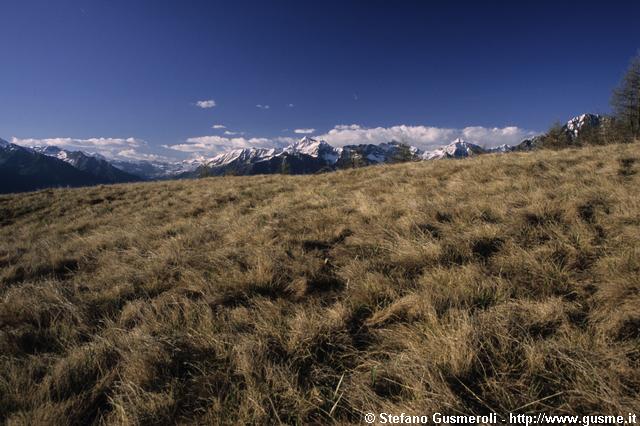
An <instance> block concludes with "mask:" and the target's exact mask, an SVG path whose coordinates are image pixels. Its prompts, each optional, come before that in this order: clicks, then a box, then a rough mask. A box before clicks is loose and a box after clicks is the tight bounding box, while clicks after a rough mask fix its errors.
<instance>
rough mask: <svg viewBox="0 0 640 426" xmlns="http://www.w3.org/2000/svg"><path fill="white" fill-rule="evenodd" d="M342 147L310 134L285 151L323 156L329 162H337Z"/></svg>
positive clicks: (316, 156) (317, 156)
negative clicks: (317, 138) (334, 145)
mask: <svg viewBox="0 0 640 426" xmlns="http://www.w3.org/2000/svg"><path fill="white" fill-rule="evenodd" d="M341 151H342V150H341V149H340V148H334V147H333V146H331V145H329V144H328V143H327V142H325V141H323V140H320V141H319V140H316V139H313V138H310V137H308V136H305V137H303V138H302V139H300V140H299V141H297V142H294V143H292V144H291V145H289V146H287V147H286V148H285V149H284V150H283V152H285V153H288V154H304V155H308V156H310V157H315V158H321V159H323V160H325V161H328V162H329V163H332V164H333V163H335V162H336V161H338V158H339V157H340V152H341Z"/></svg>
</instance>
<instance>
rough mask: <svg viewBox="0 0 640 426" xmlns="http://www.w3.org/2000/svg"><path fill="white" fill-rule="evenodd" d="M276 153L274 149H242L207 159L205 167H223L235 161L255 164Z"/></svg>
mask: <svg viewBox="0 0 640 426" xmlns="http://www.w3.org/2000/svg"><path fill="white" fill-rule="evenodd" d="M277 153H278V152H277V150H276V149H275V148H242V149H234V150H233V151H229V152H223V153H222V154H218V155H216V156H215V157H213V158H211V159H209V161H208V162H207V165H208V166H210V167H215V166H223V165H225V164H229V163H231V162H233V161H235V160H240V161H245V162H255V161H260V160H266V159H269V158H271V157H273V156H274V155H276V154H277Z"/></svg>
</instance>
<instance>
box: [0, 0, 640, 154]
mask: <svg viewBox="0 0 640 426" xmlns="http://www.w3.org/2000/svg"><path fill="white" fill-rule="evenodd" d="M558 3H563V4H558ZM639 17H640V2H635V1H624V2H622V1H621V2H619V3H616V2H608V3H603V2H601V1H599V2H597V3H593V4H589V3H588V2H585V1H581V2H542V1H536V2H520V1H517V2H516V1H512V2H497V1H483V2H480V1H476V2H444V1H443V2H427V1H402V0H400V1H346V0H343V1H335V2H333V1H322V2H321V1H271V0H270V1H239V0H234V1H224V2H222V1H178V0H175V1H162V0H149V1H137V0H56V1H51V0H3V1H2V2H0V137H3V138H5V139H10V138H11V137H14V136H15V137H18V138H52V137H73V138H94V137H114V138H115V137H118V138H120V137H135V138H140V139H143V140H145V141H148V143H149V144H150V145H151V146H159V145H161V144H169V145H172V144H179V143H181V142H184V141H185V140H186V139H187V138H190V137H195V136H205V135H215V134H219V133H220V131H215V130H213V129H212V128H211V126H212V125H213V124H216V123H221V124H224V125H226V126H227V127H228V128H229V129H231V130H234V131H243V132H246V135H245V136H246V137H276V136H293V134H292V133H291V131H290V130H289V131H284V132H283V129H295V128H314V129H317V130H316V132H315V133H323V132H326V131H328V130H329V129H331V128H333V127H334V126H335V125H339V124H352V123H357V124H359V125H361V126H367V127H377V126H382V127H388V126H393V125H400V124H406V125H427V126H437V127H452V128H462V127H466V126H485V127H504V126H519V127H520V128H524V129H529V130H538V131H540V130H545V129H546V128H547V127H548V126H549V125H550V124H551V123H552V122H554V121H556V120H563V121H564V120H566V119H568V118H569V117H570V116H572V115H576V114H579V113H582V112H586V111H592V112H604V113H606V112H608V111H609V106H608V102H609V97H610V92H611V89H612V88H613V87H614V86H615V85H616V84H617V83H618V82H619V80H620V77H621V75H622V73H623V72H624V70H625V69H626V67H627V64H628V62H629V59H630V57H631V56H633V55H634V54H635V53H636V52H637V49H638V48H640V24H639V23H638V19H639ZM207 99H213V100H215V101H216V103H217V106H216V107H214V108H211V109H201V108H198V107H196V106H195V105H194V104H195V102H196V101H198V100H207ZM257 104H261V105H269V106H270V108H269V109H268V110H265V109H260V108H257V107H256V105H257ZM288 104H294V107H289V106H288Z"/></svg>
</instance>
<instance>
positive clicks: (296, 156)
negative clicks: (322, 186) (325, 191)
mask: <svg viewBox="0 0 640 426" xmlns="http://www.w3.org/2000/svg"><path fill="white" fill-rule="evenodd" d="M420 155H421V151H420V150H419V149H417V148H415V147H411V146H408V145H405V144H401V143H398V142H389V143H383V144H379V145H372V144H363V145H347V146H344V147H342V148H336V147H333V146H331V145H330V144H328V143H327V142H325V141H322V140H320V141H319V140H315V139H312V138H310V137H304V138H302V139H300V140H299V141H296V142H294V143H292V144H291V145H289V146H286V147H285V148H282V149H276V148H270V149H267V148H245V149H237V150H233V151H230V152H226V153H223V154H220V155H217V156H216V157H213V158H211V159H210V160H209V161H208V162H206V163H205V164H204V165H203V166H202V167H200V168H198V169H197V170H195V171H194V172H192V173H190V174H188V176H189V177H195V176H219V175H227V174H233V175H252V174H263V173H286V174H309V173H317V172H322V171H331V170H337V169H344V168H351V167H361V166H366V165H370V164H379V163H394V162H401V161H412V160H419V159H420Z"/></svg>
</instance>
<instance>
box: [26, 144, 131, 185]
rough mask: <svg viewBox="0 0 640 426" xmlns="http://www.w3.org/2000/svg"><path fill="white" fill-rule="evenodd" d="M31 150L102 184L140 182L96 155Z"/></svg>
mask: <svg viewBox="0 0 640 426" xmlns="http://www.w3.org/2000/svg"><path fill="white" fill-rule="evenodd" d="M31 149H32V150H33V151H35V152H37V153H40V154H43V155H46V156H48V157H55V158H57V159H59V160H61V161H64V162H65V163H68V164H70V165H72V166H73V167H75V168H76V169H78V170H82V171H83V172H87V173H89V174H90V175H92V176H94V177H96V178H97V179H99V180H100V181H102V182H104V183H124V182H135V181H139V180H141V178H140V177H139V176H137V175H133V174H131V173H127V172H125V171H123V170H120V169H119V168H117V167H114V166H113V165H112V164H111V163H110V162H109V161H107V160H106V159H104V157H102V156H99V157H98V156H97V155H91V154H87V153H85V152H82V151H69V150H65V149H60V148H58V147H57V146H35V147H33V148H31Z"/></svg>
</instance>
